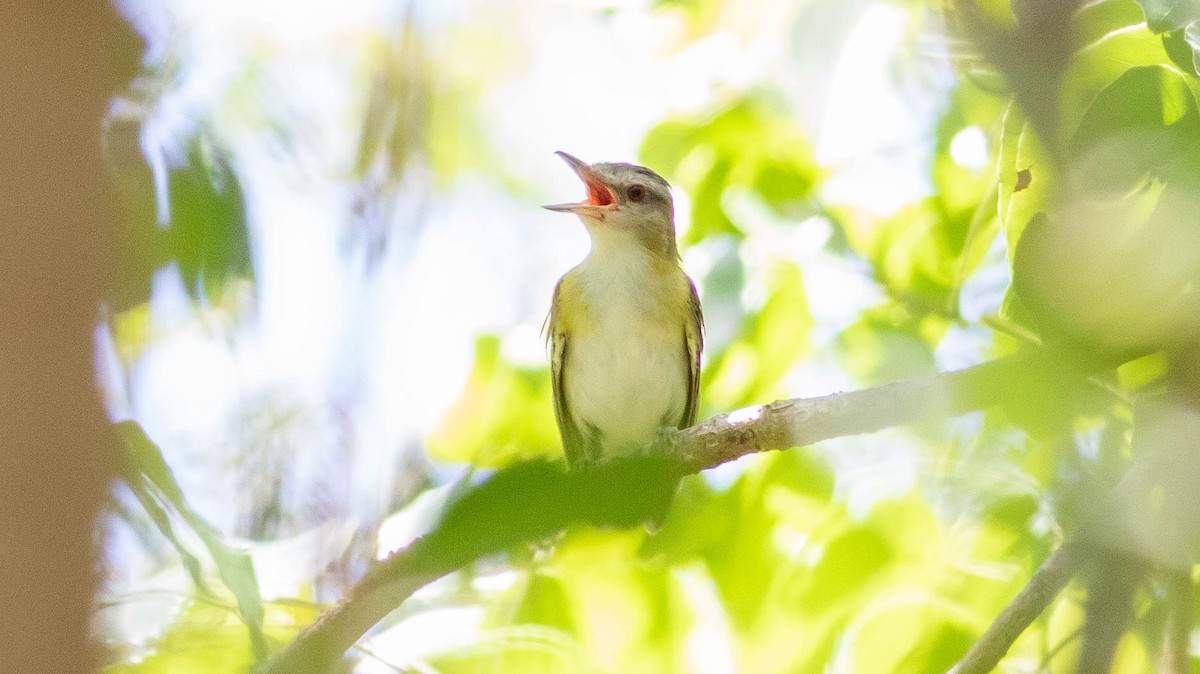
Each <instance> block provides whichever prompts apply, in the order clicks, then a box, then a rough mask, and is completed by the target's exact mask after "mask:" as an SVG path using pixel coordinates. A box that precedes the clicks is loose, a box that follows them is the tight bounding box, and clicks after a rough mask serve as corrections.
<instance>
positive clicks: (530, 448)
mask: <svg viewBox="0 0 1200 674" xmlns="http://www.w3.org/2000/svg"><path fill="white" fill-rule="evenodd" d="M552 395H553V394H552V392H551V387H550V375H549V372H548V369H547V368H544V367H539V368H529V367H521V366H518V365H514V364H512V363H509V362H508V361H506V360H505V359H504V357H503V356H502V355H501V353H500V340H499V338H497V337H494V336H483V337H480V338H479V339H478V340H476V342H475V365H474V368H473V369H472V371H471V375H470V377H469V378H468V379H467V384H466V387H465V388H464V390H463V393H462V395H460V396H459V399H458V401H457V402H455V403H454V405H453V406H452V407H451V408H450V410H449V411H448V412H447V413H446V417H445V418H444V419H443V420H442V424H441V427H440V428H439V429H438V430H437V431H435V432H434V433H433V435H432V436H431V437H430V438H429V439H428V447H429V454H430V456H431V457H433V458H434V459H436V460H438V461H445V462H450V463H469V464H472V465H474V466H480V467H497V466H504V465H508V464H510V463H512V462H514V461H517V460H520V459H529V458H536V457H547V458H557V457H560V456H562V449H561V447H562V445H561V440H560V438H559V435H558V425H557V424H556V422H555V421H554V403H553V398H552Z"/></svg>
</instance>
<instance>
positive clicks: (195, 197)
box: [167, 138, 253, 300]
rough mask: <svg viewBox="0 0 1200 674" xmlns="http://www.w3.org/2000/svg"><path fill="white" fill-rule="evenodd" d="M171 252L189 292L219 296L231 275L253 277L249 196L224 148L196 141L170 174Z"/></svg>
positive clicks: (213, 296) (193, 141) (210, 296)
mask: <svg viewBox="0 0 1200 674" xmlns="http://www.w3.org/2000/svg"><path fill="white" fill-rule="evenodd" d="M167 199H168V202H169V203H168V206H169V210H170V216H169V218H170V219H169V232H170V242H171V243H170V250H171V255H172V257H173V258H174V260H175V261H176V262H177V263H178V264H179V271H180V274H181V275H182V276H183V281H184V284H185V287H186V288H187V289H188V291H189V292H192V293H195V294H197V295H198V294H200V293H203V294H204V296H205V297H206V298H207V299H210V300H212V299H214V298H216V297H218V296H219V295H220V293H221V291H222V290H223V289H224V287H225V284H226V283H227V282H228V281H229V280H230V278H232V277H235V276H251V275H252V272H253V270H252V267H251V264H250V244H249V241H248V239H247V233H246V206H245V196H244V195H243V194H242V187H241V183H240V182H239V181H238V178H237V175H236V174H235V173H234V171H233V168H232V166H231V164H230V163H229V161H228V160H227V159H226V158H225V157H224V154H223V153H222V152H221V151H218V150H215V149H213V148H211V147H210V146H209V144H208V142H207V141H206V140H205V139H203V138H196V139H193V140H192V142H191V143H190V144H189V146H188V150H187V160H186V162H185V163H184V164H183V165H182V166H179V167H175V168H172V169H171V170H170V171H169V173H168V176H167Z"/></svg>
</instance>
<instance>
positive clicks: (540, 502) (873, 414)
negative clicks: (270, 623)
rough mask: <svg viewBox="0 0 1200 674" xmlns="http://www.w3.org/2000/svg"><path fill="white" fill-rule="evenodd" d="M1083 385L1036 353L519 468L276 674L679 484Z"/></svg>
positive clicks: (422, 542) (287, 654) (1040, 399)
mask: <svg viewBox="0 0 1200 674" xmlns="http://www.w3.org/2000/svg"><path fill="white" fill-rule="evenodd" d="M1082 379H1083V377H1082V373H1081V372H1079V371H1077V370H1063V369H1062V368H1059V367H1056V366H1053V362H1052V360H1051V359H1050V358H1049V357H1048V356H1047V355H1046V353H1045V352H1044V351H1042V350H1031V351H1029V352H1026V353H1022V354H1018V355H1015V356H1009V357H1006V358H1001V359H998V360H995V361H992V362H989V363H985V364H982V365H978V366H975V367H972V368H968V369H966V370H961V371H956V372H949V373H940V374H933V375H929V376H925V377H918V378H914V379H909V380H905V381H900V382H895V383H892V384H886V385H884V386H878V387H875V388H870V389H865V390H861V391H852V392H849V393H837V394H833V395H829V396H823V397H820V398H810V399H792V400H782V401H779V402H775V403H771V404H770V405H766V406H759V407H752V408H746V409H742V410H736V411H734V412H730V413H728V414H721V415H717V416H715V417H712V418H710V419H707V420H705V421H703V422H701V423H699V424H697V425H696V426H693V427H691V428H688V429H686V430H684V431H681V432H679V433H678V434H677V435H675V436H674V438H673V439H672V441H671V442H670V443H669V446H668V447H666V448H665V451H662V452H655V453H653V454H650V455H647V456H635V457H627V458H621V459H617V460H613V461H609V462H605V463H603V464H600V465H598V466H596V467H595V468H593V469H591V470H587V471H572V472H566V471H564V470H562V468H561V466H559V465H558V464H551V463H545V462H532V463H528V464H520V465H517V466H513V467H512V468H508V469H505V470H503V471H500V472H498V473H496V474H495V475H493V476H492V477H491V478H490V479H489V480H488V481H486V482H484V483H483V484H481V485H479V486H477V487H474V488H472V489H470V490H468V491H467V492H466V494H465V495H464V496H463V497H462V499H461V500H459V501H458V502H456V503H455V504H454V505H452V506H451V508H450V510H449V511H448V512H447V514H446V515H445V517H444V519H443V520H442V522H441V523H440V524H439V525H438V527H437V529H435V530H434V531H433V532H431V533H430V534H429V535H427V536H426V537H424V538H421V539H418V540H417V541H415V542H414V543H413V544H411V545H409V546H408V547H406V548H404V549H403V550H400V551H398V552H396V553H393V555H392V556H391V557H389V558H388V559H387V560H385V561H383V562H382V563H381V564H380V565H379V566H377V567H376V568H375V569H373V570H372V571H371V572H370V573H368V574H367V576H366V577H364V578H363V580H362V581H360V582H359V583H358V585H356V586H355V588H354V589H353V590H352V591H351V593H350V595H349V596H348V597H347V598H346V599H345V600H344V601H342V602H341V603H339V604H338V605H336V606H334V607H333V608H331V609H330V610H329V611H328V612H327V613H326V614H325V615H323V616H322V617H321V618H320V619H319V620H318V621H317V622H316V623H314V624H313V625H311V626H310V627H309V628H308V629H306V630H305V631H304V632H303V633H301V634H300V635H299V636H298V637H297V638H296V639H295V640H293V642H292V643H291V644H289V645H288V646H287V647H286V648H284V650H282V651H281V652H280V653H279V654H278V655H277V656H276V657H275V658H274V659H272V661H271V662H269V663H268V664H267V666H266V669H265V672H266V673H267V674H283V673H284V672H287V673H288V674H294V673H297V672H299V673H304V672H324V671H327V670H329V669H330V668H331V667H332V666H333V665H335V664H336V662H337V661H338V659H340V658H341V656H342V654H343V653H344V652H345V650H346V649H347V648H349V647H350V646H351V645H353V643H354V642H355V641H357V640H358V639H359V637H361V636H362V635H363V634H365V633H366V632H367V630H369V629H370V628H371V627H372V626H373V625H374V624H375V623H377V622H378V621H379V620H381V619H382V618H383V617H384V616H385V615H387V613H388V612H389V611H391V610H392V609H394V608H396V607H397V606H399V604H400V603H401V602H403V601H404V600H405V599H407V598H408V597H409V596H410V595H411V594H412V593H413V592H414V591H416V590H417V589H419V588H420V587H421V586H422V585H425V584H427V583H429V582H432V581H433V580H436V579H437V578H439V577H441V576H443V575H445V574H447V573H450V572H451V571H453V570H455V569H458V568H461V567H462V566H464V565H466V564H468V563H470V562H471V561H472V560H474V559H477V558H479V557H481V556H483V555H486V554H494V553H496V552H499V551H502V550H504V549H506V548H507V547H509V546H512V545H515V544H518V543H520V542H524V541H536V540H542V539H545V538H546V537H549V536H551V535H553V534H554V533H556V532H557V531H560V530H561V529H563V528H564V527H566V526H568V525H570V524H571V523H574V522H590V523H596V524H605V525H610V526H611V525H617V526H636V525H637V524H638V523H640V522H644V521H646V520H648V519H651V518H653V517H654V516H655V513H661V512H662V510H663V509H665V508H666V507H667V505H668V503H669V500H670V497H671V496H670V495H671V493H672V491H673V488H674V484H675V481H676V480H677V479H678V476H679V475H682V474H688V473H696V472H699V471H701V470H704V469H707V468H712V467H714V466H718V465H720V464H722V463H725V462H727V461H732V460H734V459H737V458H738V457H741V456H744V455H746V454H751V453H754V452H761V451H768V450H775V449H786V448H789V447H797V446H803V445H809V444H812V443H814V442H818V441H821V440H827V439H830V438H836V437H841V436H847V435H856V434H861V433H871V432H874V431H878V430H880V429H883V428H888V427H891V426H896V425H899V424H905V423H911V422H915V421H921V420H926V419H936V418H944V417H949V416H955V415H958V414H962V413H964V412H969V411H973V410H978V409H982V408H985V407H990V406H993V405H997V404H1002V403H1008V402H1015V401H1023V402H1024V404H1026V405H1028V404H1030V401H1032V402H1033V404H1035V405H1036V404H1047V403H1049V402H1052V401H1055V400H1061V399H1062V398H1063V397H1064V395H1063V390H1064V387H1069V386H1073V385H1075V384H1076V383H1077V382H1079V381H1082ZM1054 560H1058V561H1057V562H1055V561H1054ZM1052 562H1053V563H1052ZM1047 565H1048V566H1049V567H1050V568H1049V569H1048V570H1047V569H1046V568H1044V569H1043V572H1044V573H1043V572H1039V573H1040V574H1042V576H1043V578H1045V580H1044V581H1043V584H1044V585H1046V587H1047V588H1050V587H1054V586H1055V585H1054V584H1055V583H1060V582H1065V580H1062V581H1060V580H1059V576H1060V575H1061V574H1068V577H1069V573H1068V572H1069V571H1072V570H1073V568H1074V558H1073V557H1071V556H1069V555H1067V553H1061V551H1060V553H1056V556H1055V557H1052V558H1051V562H1047ZM1059 586H1060V585H1059ZM1048 591H1049V590H1048V589H1047V590H1035V591H1029V590H1027V593H1028V594H1030V595H1031V597H1030V599H1029V603H1031V604H1033V603H1036V602H1035V600H1038V601H1040V600H1042V598H1043V597H1042V595H1043V594H1045V593H1046V592H1048ZM1055 591H1057V590H1055ZM1046 601H1048V599H1046ZM1030 620H1032V618H1030ZM1013 624H1014V625H1015V624H1017V623H1016V622H1014V623H1013ZM1026 624H1027V623H1026ZM1005 650H1007V647H1005ZM965 671H966V670H964V672H965Z"/></svg>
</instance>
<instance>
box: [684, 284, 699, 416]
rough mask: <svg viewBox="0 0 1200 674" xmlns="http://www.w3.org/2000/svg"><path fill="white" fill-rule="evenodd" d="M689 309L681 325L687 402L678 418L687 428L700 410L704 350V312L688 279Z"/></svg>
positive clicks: (694, 286) (693, 286)
mask: <svg viewBox="0 0 1200 674" xmlns="http://www.w3.org/2000/svg"><path fill="white" fill-rule="evenodd" d="M688 289H689V290H690V291H691V293H690V294H689V296H688V303H689V307H688V308H689V311H688V320H687V322H686V323H685V324H684V326H683V345H684V352H683V357H684V365H685V366H686V367H687V373H688V396H687V404H686V405H684V408H683V416H682V418H680V420H679V428H681V429H682V428H687V427H688V426H691V425H692V424H694V423H696V413H697V412H698V411H699V410H700V352H701V351H703V350H704V312H703V311H702V310H701V308H700V296H699V294H697V293H696V284H695V283H692V280H691V279H688Z"/></svg>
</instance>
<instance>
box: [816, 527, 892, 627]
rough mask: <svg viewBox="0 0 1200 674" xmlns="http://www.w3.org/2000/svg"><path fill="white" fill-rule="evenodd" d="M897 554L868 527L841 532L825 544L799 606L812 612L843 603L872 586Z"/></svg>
mask: <svg viewBox="0 0 1200 674" xmlns="http://www.w3.org/2000/svg"><path fill="white" fill-rule="evenodd" d="M893 557H894V553H893V551H892V550H891V547H890V546H889V544H888V542H887V540H886V539H884V538H882V537H881V536H879V534H878V533H876V532H875V531H874V530H872V529H870V528H867V527H856V528H853V529H849V530H847V531H845V532H842V533H841V534H839V535H838V536H837V537H836V538H834V539H833V540H831V541H829V542H828V543H826V545H825V550H824V553H823V554H822V555H821V561H820V562H818V563H817V565H816V566H815V567H814V568H813V569H812V575H811V576H810V577H809V580H808V587H807V588H806V590H805V592H804V593H803V595H802V596H801V597H800V604H799V605H800V606H801V607H802V608H803V609H805V610H807V611H810V612H820V611H824V610H826V608H827V607H830V606H836V605H844V604H846V602H847V601H848V600H849V599H850V596H851V595H852V594H853V593H857V592H863V591H866V590H868V589H869V583H870V582H871V581H872V580H873V579H875V578H877V577H878V576H879V574H880V572H881V571H882V570H883V569H884V568H885V567H887V566H888V565H889V564H890V563H891V562H892V558H893Z"/></svg>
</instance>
